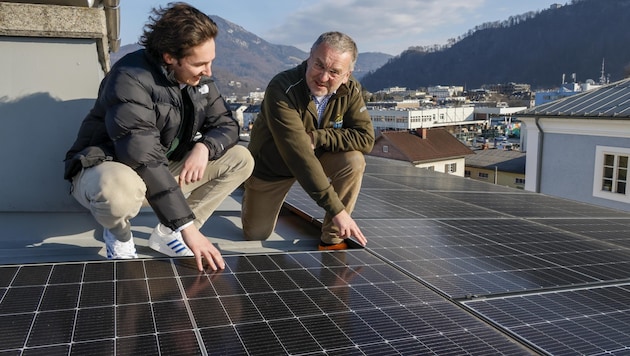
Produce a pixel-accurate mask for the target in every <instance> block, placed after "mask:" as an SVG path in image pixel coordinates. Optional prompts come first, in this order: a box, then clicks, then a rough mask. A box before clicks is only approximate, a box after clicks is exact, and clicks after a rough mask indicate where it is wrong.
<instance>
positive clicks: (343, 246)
mask: <svg viewBox="0 0 630 356" xmlns="http://www.w3.org/2000/svg"><path fill="white" fill-rule="evenodd" d="M317 249H318V250H320V251H334V250H347V249H348V244H347V243H346V242H345V241H344V242H340V243H338V244H324V243H323V242H320V243H319V246H317Z"/></svg>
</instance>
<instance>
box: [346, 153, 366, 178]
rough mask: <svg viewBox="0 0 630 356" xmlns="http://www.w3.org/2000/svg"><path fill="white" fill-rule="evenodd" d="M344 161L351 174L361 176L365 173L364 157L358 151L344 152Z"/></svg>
mask: <svg viewBox="0 0 630 356" xmlns="http://www.w3.org/2000/svg"><path fill="white" fill-rule="evenodd" d="M345 160H346V164H347V166H348V167H349V168H350V170H352V172H355V173H360V174H363V172H364V171H365V156H363V153H361V152H359V151H350V152H346V155H345Z"/></svg>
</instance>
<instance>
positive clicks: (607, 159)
mask: <svg viewBox="0 0 630 356" xmlns="http://www.w3.org/2000/svg"><path fill="white" fill-rule="evenodd" d="M604 165H606V166H614V165H615V156H613V155H604Z"/></svg>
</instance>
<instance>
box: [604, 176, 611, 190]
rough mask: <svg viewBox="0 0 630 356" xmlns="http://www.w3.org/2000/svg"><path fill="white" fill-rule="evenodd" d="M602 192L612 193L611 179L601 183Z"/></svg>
mask: <svg viewBox="0 0 630 356" xmlns="http://www.w3.org/2000/svg"><path fill="white" fill-rule="evenodd" d="M602 190H603V191H606V192H611V191H612V179H604V180H603V181H602Z"/></svg>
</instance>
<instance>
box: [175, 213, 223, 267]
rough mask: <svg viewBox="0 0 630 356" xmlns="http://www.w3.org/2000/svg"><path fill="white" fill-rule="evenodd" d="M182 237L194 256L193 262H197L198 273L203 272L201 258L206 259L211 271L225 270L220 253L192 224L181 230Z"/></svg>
mask: <svg viewBox="0 0 630 356" xmlns="http://www.w3.org/2000/svg"><path fill="white" fill-rule="evenodd" d="M182 237H183V238H184V242H185V243H186V246H188V248H189V249H190V250H191V251H192V252H193V253H194V254H195V261H197V269H199V272H203V262H202V260H201V259H202V257H203V258H205V259H206V261H207V263H208V266H209V267H210V269H212V270H213V271H216V270H218V269H224V268H225V261H223V257H221V253H220V252H219V250H217V248H216V247H214V245H213V244H212V243H210V241H209V240H208V238H206V237H205V236H204V235H203V234H202V233H201V231H199V229H197V227H196V226H195V225H194V224H191V225H190V226H188V227H186V228H185V229H184V230H182Z"/></svg>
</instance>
